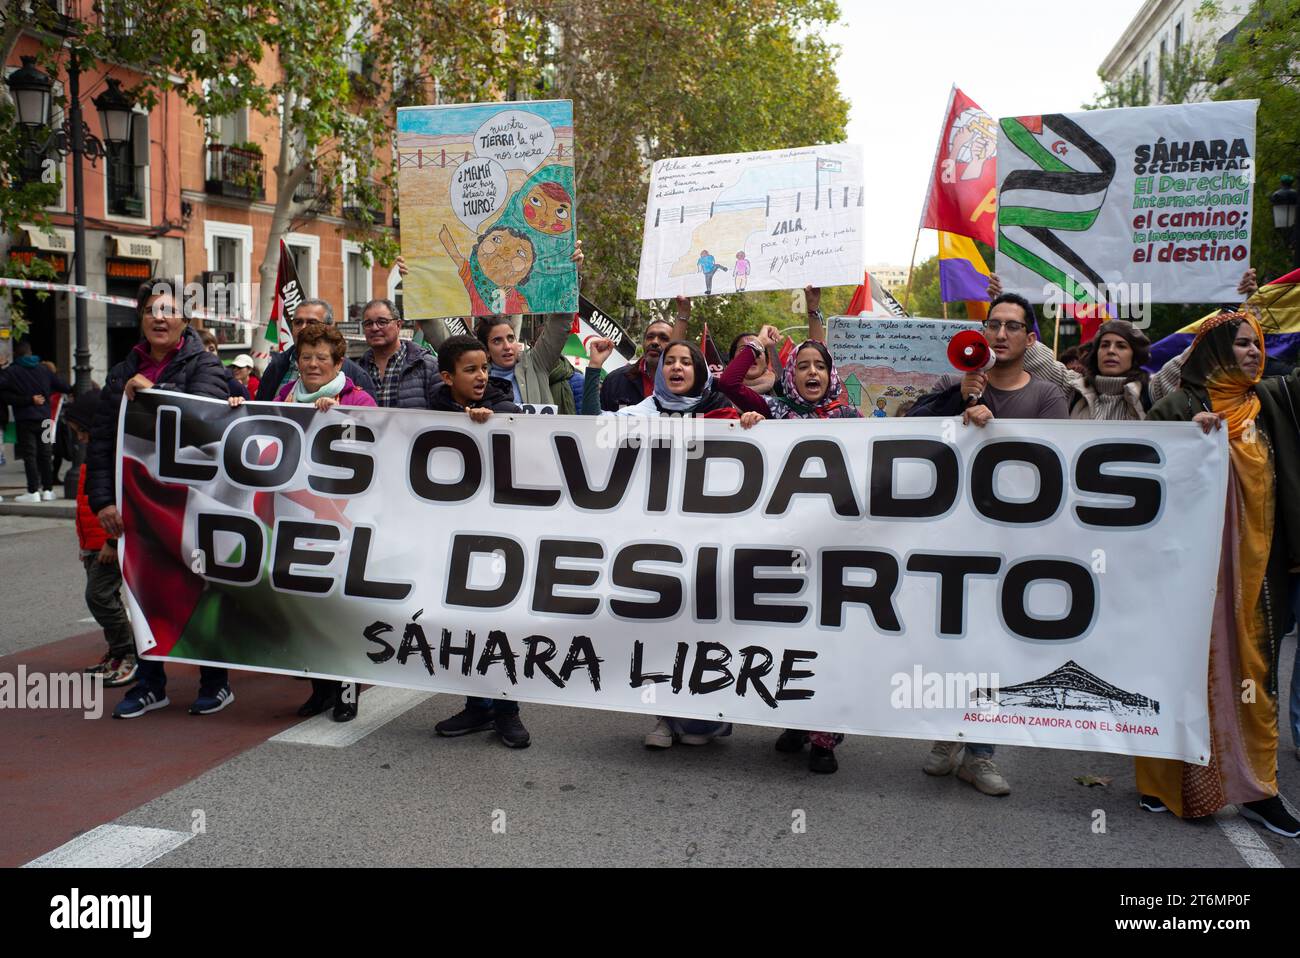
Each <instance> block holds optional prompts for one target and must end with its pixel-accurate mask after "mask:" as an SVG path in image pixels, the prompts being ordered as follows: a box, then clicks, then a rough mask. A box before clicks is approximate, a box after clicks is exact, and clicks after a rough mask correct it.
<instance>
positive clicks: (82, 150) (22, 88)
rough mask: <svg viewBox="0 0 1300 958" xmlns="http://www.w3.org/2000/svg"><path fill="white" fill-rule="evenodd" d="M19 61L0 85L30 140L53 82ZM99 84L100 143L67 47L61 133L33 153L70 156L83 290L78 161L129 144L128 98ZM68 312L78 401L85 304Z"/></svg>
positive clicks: (85, 371)
mask: <svg viewBox="0 0 1300 958" xmlns="http://www.w3.org/2000/svg"><path fill="white" fill-rule="evenodd" d="M22 61H23V65H22V67H20V68H19V69H18V70H15V71H14V72H13V73H11V74H10V75H9V78H8V80H7V81H6V82H7V83H8V85H9V90H10V92H11V93H12V95H13V100H14V104H15V105H16V107H17V110H18V123H19V125H20V126H21V127H22V128H23V130H24V132H25V133H26V135H27V136H29V137H32V138H33V139H34V140H35V139H36V138H39V137H40V136H41V132H42V131H43V130H45V129H47V128H48V127H49V125H50V99H51V96H50V94H51V91H52V89H53V86H54V83H53V81H52V80H51V79H50V77H49V76H47V75H46V74H45V73H43V72H41V70H39V69H38V68H37V67H36V58H35V57H23V58H22ZM105 83H106V84H107V87H108V88H107V89H106V90H105V91H104V92H103V93H101V94H100V95H99V96H97V97H95V99H94V104H95V107H96V109H97V110H98V111H99V117H100V122H101V124H102V126H103V130H104V139H103V140H102V141H101V140H99V139H98V138H96V137H95V135H94V134H93V133H91V132H90V128H89V127H88V126H86V122H85V120H84V118H83V116H82V112H81V63H80V59H79V57H78V53H77V48H76V47H72V48H71V50H70V51H69V56H68V99H69V108H68V118H67V121H66V122H65V123H64V124H63V128H62V129H60V130H50V131H49V133H48V135H47V136H46V139H45V140H44V142H43V143H39V144H37V145H36V152H37V153H45V152H46V151H47V150H49V149H51V148H53V149H55V150H57V151H58V153H59V156H67V155H68V154H69V153H70V154H72V224H73V235H74V245H75V246H76V249H75V250H74V251H73V282H74V283H75V284H76V285H77V286H82V287H84V286H85V285H86V210H85V184H84V180H83V176H82V168H81V158H82V157H83V156H88V157H90V162H91V163H92V164H94V163H95V161H96V160H99V159H101V158H103V157H106V156H107V155H108V153H107V149H106V147H110V146H117V145H120V144H122V143H127V142H130V139H131V121H132V115H133V107H134V106H135V103H134V102H133V101H132V99H131V97H130V96H128V95H127V94H126V93H124V92H122V89H121V83H120V81H119V80H117V79H115V78H113V77H108V78H106V80H105ZM73 309H74V310H75V315H76V320H77V327H76V343H75V348H74V366H73V369H74V372H75V378H74V379H73V383H72V386H73V391H74V392H75V393H76V395H78V396H79V395H81V394H82V393H84V392H86V391H87V390H89V389H90V381H91V371H92V370H91V366H90V328H89V324H88V322H87V319H86V301H85V299H83V298H82V297H81V296H78V295H76V294H74V295H73Z"/></svg>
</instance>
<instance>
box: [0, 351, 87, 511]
mask: <svg viewBox="0 0 1300 958" xmlns="http://www.w3.org/2000/svg"><path fill="white" fill-rule="evenodd" d="M56 392H57V393H64V394H65V395H66V394H68V393H70V392H72V387H71V386H69V385H68V384H67V383H65V382H64V381H63V380H62V379H60V378H59V377H58V376H56V375H55V374H54V373H52V372H50V371H49V369H47V368H46V367H45V366H43V365H41V358H40V357H39V356H33V355H32V344H31V343H29V342H27V341H26V340H24V341H22V342H20V343H18V344H17V345H16V346H14V362H13V364H12V365H10V366H8V367H6V368H5V372H4V378H3V380H0V402H7V403H9V404H10V405H11V406H13V407H14V428H15V431H16V433H17V436H16V439H17V441H16V442H15V443H14V448H15V451H16V452H17V453H18V455H19V456H20V457H22V460H23V465H24V466H25V467H26V469H27V494H26V495H22V496H18V497H17V499H16V501H17V502H40V501H41V500H45V501H46V502H48V501H49V500H51V499H53V498H54V468H53V465H52V464H51V458H50V453H51V451H52V448H53V447H52V442H53V439H54V430H53V429H48V435H47V426H46V423H49V422H50V420H51V418H52V416H53V413H52V412H51V411H50V396H51V395H53V394H54V393H56Z"/></svg>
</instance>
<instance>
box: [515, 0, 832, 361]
mask: <svg viewBox="0 0 1300 958" xmlns="http://www.w3.org/2000/svg"><path fill="white" fill-rule="evenodd" d="M531 9H532V10H533V11H534V14H535V16H536V18H537V19H538V20H539V21H541V22H544V23H546V24H548V25H549V27H550V29H549V30H548V31H547V34H546V36H547V42H546V43H545V44H544V45H543V47H542V48H541V49H540V50H539V54H538V56H539V61H540V72H541V80H542V81H543V90H542V91H540V95H544V96H558V97H564V98H568V99H572V100H573V101H574V122H575V125H576V128H577V129H576V136H577V142H578V152H577V175H578V189H579V198H578V203H579V208H578V226H579V230H580V231H581V233H582V236H583V246H584V249H585V250H586V251H587V254H588V257H589V260H590V263H591V268H590V269H588V270H587V271H586V274H585V276H584V292H585V293H586V294H587V295H588V296H589V297H591V298H592V299H593V300H595V301H597V302H600V303H602V304H604V305H605V306H606V307H607V308H610V309H614V308H617V307H618V306H619V305H620V304H623V303H630V302H632V301H633V298H634V296H635V290H636V276H637V270H638V266H639V262H640V250H641V233H642V227H643V224H644V216H645V202H646V190H647V183H648V179H647V177H648V173H649V169H650V165H651V164H652V163H653V162H654V161H655V160H658V159H661V158H664V157H671V156H691V155H698V154H709V153H724V152H725V153H730V152H744V151H750V150H766V149H778V148H781V147H792V146H806V145H808V144H814V143H835V142H841V141H842V140H843V139H844V126H845V123H846V121H847V117H848V104H847V102H846V101H845V99H844V97H843V96H842V95H841V94H840V92H839V88H838V83H837V80H836V77H835V72H834V67H835V60H836V57H837V56H838V50H837V49H836V48H835V47H834V46H832V45H830V44H828V43H826V42H825V41H824V40H823V39H822V36H821V34H822V32H824V29H825V27H826V26H827V25H828V24H830V23H832V22H834V21H835V20H836V19H837V18H838V15H839V12H838V8H837V6H836V5H835V4H834V3H832V2H827V0H748V2H743V0H717V2H711V3H708V4H697V3H692V2H688V0H628V2H622V3H611V2H608V0H564V2H560V0H540V2H537V3H535V4H534V5H533V6H532V8H531ZM844 300H845V302H847V296H845V297H844ZM667 306H668V304H657V307H658V308H666V307H667ZM695 311H696V314H697V315H698V316H699V317H700V319H701V320H702V321H707V322H708V323H709V326H710V330H711V331H713V332H715V333H716V335H717V338H718V339H719V340H722V339H724V338H725V339H727V341H728V342H729V341H730V338H731V336H734V335H735V333H737V332H740V331H743V330H744V329H750V328H755V327H754V325H753V324H754V323H755V322H756V321H757V320H758V319H759V317H761V316H770V317H772V318H774V319H775V318H777V317H779V318H780V320H781V321H780V322H777V323H776V325H779V326H788V325H790V324H791V323H790V320H791V318H792V314H791V313H790V312H789V294H780V295H774V296H773V297H771V298H770V301H769V300H765V299H763V298H761V297H758V296H757V294H749V295H745V296H733V297H727V298H726V299H725V302H724V301H723V298H722V297H718V298H716V301H709V300H697V301H696V303H695ZM723 345H724V347H725V345H726V344H725V343H724V344H723Z"/></svg>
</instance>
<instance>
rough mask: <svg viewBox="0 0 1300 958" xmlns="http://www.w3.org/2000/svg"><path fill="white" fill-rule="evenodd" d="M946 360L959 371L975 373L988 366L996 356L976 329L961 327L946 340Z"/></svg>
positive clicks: (993, 361)
mask: <svg viewBox="0 0 1300 958" xmlns="http://www.w3.org/2000/svg"><path fill="white" fill-rule="evenodd" d="M948 362H950V363H952V365H953V368H954V369H956V370H957V371H958V372H960V373H977V372H979V371H980V370H983V369H988V368H990V367H991V366H992V365H993V364H994V363H995V362H997V357H996V356H994V355H993V350H991V349H989V344H988V340H986V339H985V338H984V334H983V333H981V332H980V331H979V330H977V329H963V330H962V331H961V332H960V333H958V334H957V335H956V336H954V337H953V338H952V339H950V340H948Z"/></svg>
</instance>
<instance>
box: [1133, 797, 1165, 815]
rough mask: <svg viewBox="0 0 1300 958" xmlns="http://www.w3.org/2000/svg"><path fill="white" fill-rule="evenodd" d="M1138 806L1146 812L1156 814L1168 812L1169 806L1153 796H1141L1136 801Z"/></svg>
mask: <svg viewBox="0 0 1300 958" xmlns="http://www.w3.org/2000/svg"><path fill="white" fill-rule="evenodd" d="M1138 805H1139V806H1141V807H1142V808H1143V809H1145V810H1146V811H1148V812H1156V813H1157V814H1158V813H1160V812H1167V811H1169V806H1168V805H1166V804H1165V803H1164V802H1162V801H1160V799H1158V798H1156V797H1155V796H1154V795H1143V796H1142V797H1141V798H1140V799H1139V800H1138Z"/></svg>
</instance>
